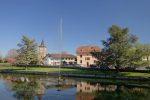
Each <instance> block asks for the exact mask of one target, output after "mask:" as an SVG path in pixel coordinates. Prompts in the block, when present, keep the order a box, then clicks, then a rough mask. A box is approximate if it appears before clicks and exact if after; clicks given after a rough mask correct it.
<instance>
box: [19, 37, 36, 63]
mask: <svg viewBox="0 0 150 100" xmlns="http://www.w3.org/2000/svg"><path fill="white" fill-rule="evenodd" d="M18 47H19V49H18V50H17V52H18V56H17V64H24V65H29V64H32V63H37V59H38V56H37V45H36V43H35V40H31V39H29V38H27V37H26V36H22V41H21V43H19V44H18Z"/></svg>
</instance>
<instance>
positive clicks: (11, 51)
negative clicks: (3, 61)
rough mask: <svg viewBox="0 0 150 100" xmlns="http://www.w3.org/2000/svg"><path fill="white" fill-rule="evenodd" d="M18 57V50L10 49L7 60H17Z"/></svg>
mask: <svg viewBox="0 0 150 100" xmlns="http://www.w3.org/2000/svg"><path fill="white" fill-rule="evenodd" d="M17 56H18V53H17V50H16V49H14V48H13V49H10V50H9V51H8V53H7V55H6V58H16V57H17Z"/></svg>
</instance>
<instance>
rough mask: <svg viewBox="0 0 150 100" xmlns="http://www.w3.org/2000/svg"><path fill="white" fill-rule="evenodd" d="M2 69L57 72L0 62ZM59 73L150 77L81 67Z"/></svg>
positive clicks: (135, 73) (51, 69) (136, 73)
mask: <svg viewBox="0 0 150 100" xmlns="http://www.w3.org/2000/svg"><path fill="white" fill-rule="evenodd" d="M2 70H10V71H17V72H18V71H19V72H21V71H29V72H50V73H58V72H59V68H42V67H36V68H35V67H31V68H27V69H25V68H22V67H15V66H11V65H10V64H4V63H0V71H2ZM60 72H61V73H73V74H88V75H112V76H143V77H150V73H139V72H118V73H116V72H112V71H107V72H102V71H92V70H91V71H90V70H82V69H71V68H60Z"/></svg>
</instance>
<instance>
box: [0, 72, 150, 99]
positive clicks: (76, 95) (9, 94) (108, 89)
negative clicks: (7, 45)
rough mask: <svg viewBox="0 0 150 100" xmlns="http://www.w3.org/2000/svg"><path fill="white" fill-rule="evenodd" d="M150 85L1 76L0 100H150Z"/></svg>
mask: <svg viewBox="0 0 150 100" xmlns="http://www.w3.org/2000/svg"><path fill="white" fill-rule="evenodd" d="M149 93H150V82H138V81H119V80H105V79H103V80H102V79H83V78H61V79H60V78H57V77H51V76H44V75H43V76H42V75H17V74H11V75H10V74H0V100H150V94H149Z"/></svg>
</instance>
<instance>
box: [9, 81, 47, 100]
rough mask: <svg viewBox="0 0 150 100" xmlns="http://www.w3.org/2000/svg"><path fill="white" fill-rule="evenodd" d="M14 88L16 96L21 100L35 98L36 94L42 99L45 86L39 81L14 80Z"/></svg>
mask: <svg viewBox="0 0 150 100" xmlns="http://www.w3.org/2000/svg"><path fill="white" fill-rule="evenodd" d="M12 90H14V91H16V93H15V95H14V96H15V97H16V98H17V99H19V100H20V99H24V100H33V99H34V97H35V96H36V95H37V96H38V98H39V100H41V99H42V96H43V94H44V91H45V88H44V86H43V85H42V84H41V83H40V82H39V81H32V82H13V85H12Z"/></svg>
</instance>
